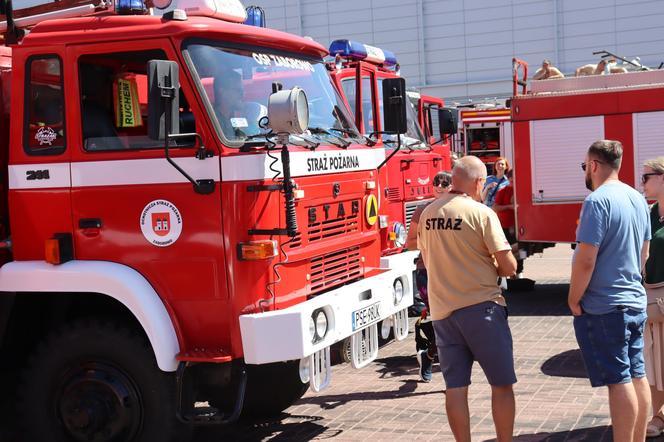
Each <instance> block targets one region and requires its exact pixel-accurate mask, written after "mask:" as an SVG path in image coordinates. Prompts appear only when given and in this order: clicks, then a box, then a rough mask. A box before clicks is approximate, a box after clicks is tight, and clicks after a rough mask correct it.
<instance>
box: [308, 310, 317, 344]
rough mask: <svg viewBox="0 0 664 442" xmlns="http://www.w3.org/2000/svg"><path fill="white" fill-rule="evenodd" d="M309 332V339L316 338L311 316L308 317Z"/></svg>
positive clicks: (314, 322)
mask: <svg viewBox="0 0 664 442" xmlns="http://www.w3.org/2000/svg"><path fill="white" fill-rule="evenodd" d="M309 334H310V335H311V339H316V321H314V317H313V316H312V317H310V318H309Z"/></svg>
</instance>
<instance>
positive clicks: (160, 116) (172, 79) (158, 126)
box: [148, 60, 180, 140]
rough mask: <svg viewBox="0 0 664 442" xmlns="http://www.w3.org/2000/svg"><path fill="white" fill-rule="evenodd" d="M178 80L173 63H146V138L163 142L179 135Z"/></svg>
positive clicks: (177, 69)
mask: <svg viewBox="0 0 664 442" xmlns="http://www.w3.org/2000/svg"><path fill="white" fill-rule="evenodd" d="M179 89H180V78H179V67H178V64H177V63H176V62H174V61H167V60H150V61H148V137H150V138H151V139H153V140H163V139H165V138H166V135H167V134H168V135H172V134H178V133H180V119H179V109H180V94H179V93H178V91H179ZM167 123H168V127H167Z"/></svg>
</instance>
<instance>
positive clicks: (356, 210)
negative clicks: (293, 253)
mask: <svg viewBox="0 0 664 442" xmlns="http://www.w3.org/2000/svg"><path fill="white" fill-rule="evenodd" d="M360 207H361V204H360V200H349V201H335V202H330V203H328V204H321V205H318V206H312V207H308V208H307V209H306V214H307V217H308V222H307V230H306V235H302V234H301V233H298V234H297V236H295V238H294V240H293V241H292V242H291V243H290V244H289V245H288V247H289V248H291V249H294V248H296V247H301V246H302V245H303V244H305V245H306V244H310V243H314V242H317V241H321V240H323V239H328V238H334V237H337V236H342V235H348V234H350V233H354V232H358V231H359V230H360Z"/></svg>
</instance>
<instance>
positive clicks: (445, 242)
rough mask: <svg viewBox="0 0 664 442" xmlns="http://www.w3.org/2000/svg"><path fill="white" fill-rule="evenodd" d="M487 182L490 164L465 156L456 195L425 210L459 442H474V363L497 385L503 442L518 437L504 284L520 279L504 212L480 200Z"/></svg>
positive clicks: (422, 238)
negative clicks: (471, 406) (501, 217)
mask: <svg viewBox="0 0 664 442" xmlns="http://www.w3.org/2000/svg"><path fill="white" fill-rule="evenodd" d="M485 180H486V166H485V165H484V164H483V163H482V162H481V161H480V160H479V159H478V158H477V157H474V156H466V157H464V158H461V159H460V160H459V161H457V162H456V163H455V165H454V169H453V170H452V191H451V192H450V193H449V194H448V195H444V196H442V197H440V198H439V199H437V200H436V201H434V202H432V203H431V204H430V205H429V206H428V207H427V208H426V209H424V212H423V213H422V216H421V218H420V222H419V225H418V231H417V236H418V248H419V249H420V251H421V252H422V259H423V260H424V264H425V266H426V268H427V270H428V276H429V283H428V293H429V304H430V306H431V316H432V318H433V320H434V330H435V333H436V344H437V346H438V358H439V360H440V366H441V371H442V372H443V377H444V378H445V383H446V385H447V391H446V400H445V409H446V411H447V417H448V420H449V422H450V427H451V429H452V432H453V433H454V437H455V438H456V440H457V441H470V416H469V411H468V385H470V374H471V371H472V366H473V362H474V361H477V362H478V363H479V364H480V366H481V367H482V369H483V370H484V373H485V375H486V377H487V380H488V381H489V383H490V384H491V389H492V407H493V416H494V424H495V427H496V435H497V439H498V441H508V440H511V438H512V432H513V428H514V410H515V404H514V392H513V389H512V385H513V384H514V383H515V382H516V375H515V374H514V360H513V356H512V335H511V333H510V330H509V326H508V324H507V310H506V308H505V299H504V298H503V296H502V293H501V290H500V287H498V283H497V280H498V276H510V275H512V274H514V272H515V270H516V260H515V259H514V256H513V255H512V253H511V247H510V245H509V243H508V241H507V239H506V238H505V234H504V233H503V230H502V228H501V226H500V222H499V221H498V217H497V215H496V213H495V212H494V211H493V210H491V209H490V208H489V207H487V206H485V205H484V204H482V203H480V202H479V200H480V197H481V192H482V187H483V185H484V181H485Z"/></svg>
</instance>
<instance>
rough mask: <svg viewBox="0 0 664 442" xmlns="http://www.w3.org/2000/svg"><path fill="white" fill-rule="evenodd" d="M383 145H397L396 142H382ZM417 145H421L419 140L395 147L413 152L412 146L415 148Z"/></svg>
mask: <svg viewBox="0 0 664 442" xmlns="http://www.w3.org/2000/svg"><path fill="white" fill-rule="evenodd" d="M383 143H385V144H397V142H396V140H385V141H383ZM418 144H423V143H422V141H420V140H415V141H413V142H412V143H408V144H403V143H402V145H401V146H397V149H401V148H405V149H408V151H409V152H412V151H413V146H417V145H418Z"/></svg>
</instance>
